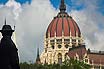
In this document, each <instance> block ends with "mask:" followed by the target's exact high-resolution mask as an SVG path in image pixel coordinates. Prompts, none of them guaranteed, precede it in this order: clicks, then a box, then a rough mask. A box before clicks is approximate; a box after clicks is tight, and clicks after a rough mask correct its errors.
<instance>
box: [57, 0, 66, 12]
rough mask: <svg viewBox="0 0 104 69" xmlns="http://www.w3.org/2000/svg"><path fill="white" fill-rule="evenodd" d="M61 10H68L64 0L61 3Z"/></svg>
mask: <svg viewBox="0 0 104 69" xmlns="http://www.w3.org/2000/svg"><path fill="white" fill-rule="evenodd" d="M59 9H60V12H65V11H66V5H65V2H64V0H61V4H60V8H59Z"/></svg>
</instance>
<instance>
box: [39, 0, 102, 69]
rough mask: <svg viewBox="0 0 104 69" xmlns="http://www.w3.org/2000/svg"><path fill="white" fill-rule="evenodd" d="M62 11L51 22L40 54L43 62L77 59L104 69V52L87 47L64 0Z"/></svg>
mask: <svg viewBox="0 0 104 69" xmlns="http://www.w3.org/2000/svg"><path fill="white" fill-rule="evenodd" d="M59 9H60V12H59V13H58V14H57V16H55V17H54V18H53V20H52V21H51V23H50V24H49V26H48V28H47V31H46V33H45V38H44V50H43V52H42V54H41V55H40V57H39V55H38V58H37V61H38V60H39V61H40V62H41V63H42V64H45V63H47V64H54V63H58V64H61V63H62V62H64V61H65V60H66V59H70V58H73V59H77V60H79V61H84V62H85V63H87V64H90V65H91V66H92V69H104V52H103V51H92V50H90V49H88V50H87V49H86V45H85V43H84V39H83V37H82V34H81V31H80V28H79V26H78V24H77V23H76V21H75V20H74V19H73V17H71V16H69V15H68V13H67V12H66V5H65V2H64V0H61V3H60V7H59Z"/></svg>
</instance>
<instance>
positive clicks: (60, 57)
mask: <svg viewBox="0 0 104 69" xmlns="http://www.w3.org/2000/svg"><path fill="white" fill-rule="evenodd" d="M58 64H62V54H61V53H59V54H58Z"/></svg>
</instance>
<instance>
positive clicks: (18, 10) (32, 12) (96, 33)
mask: <svg viewBox="0 0 104 69" xmlns="http://www.w3.org/2000/svg"><path fill="white" fill-rule="evenodd" d="M80 1H81V2H82V0H80ZM80 1H79V2H80ZM85 3H86V5H87V6H88V7H87V8H85V9H83V10H81V11H76V10H72V11H71V15H72V17H73V18H74V19H75V21H76V22H77V23H78V25H79V27H80V29H81V31H82V34H83V36H84V38H85V39H86V40H85V41H86V45H87V47H88V48H89V47H90V48H92V49H96V50H97V49H99V50H103V46H104V42H103V41H104V39H103V35H104V33H103V32H104V28H103V29H101V28H99V26H98V24H99V22H100V23H102V22H103V19H104V16H103V15H101V14H99V13H98V12H96V11H95V9H96V7H97V6H96V2H94V4H91V3H93V2H92V1H91V3H88V2H85ZM90 6H91V7H90ZM57 13H58V11H57V10H55V9H54V8H53V6H52V5H51V3H50V1H49V0H44V1H43V0H33V2H32V4H31V5H28V4H24V5H22V6H21V5H20V4H19V3H17V2H11V1H10V2H8V3H7V4H6V6H1V8H0V19H1V21H0V26H1V27H2V25H3V23H4V19H5V17H6V18H7V24H10V25H12V27H13V25H15V24H16V39H17V45H18V48H19V55H20V60H21V61H33V62H34V61H35V58H36V49H37V46H39V47H40V50H41V51H42V49H43V47H44V46H43V39H44V35H45V32H46V29H47V27H48V25H49V23H50V22H51V20H52V19H53V17H54V16H56V15H57Z"/></svg>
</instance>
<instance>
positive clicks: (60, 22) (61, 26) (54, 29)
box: [46, 12, 81, 38]
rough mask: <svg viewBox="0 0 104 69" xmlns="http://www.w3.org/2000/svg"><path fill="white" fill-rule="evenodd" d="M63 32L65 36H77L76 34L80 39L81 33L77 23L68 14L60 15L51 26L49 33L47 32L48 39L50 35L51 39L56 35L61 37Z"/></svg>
mask: <svg viewBox="0 0 104 69" xmlns="http://www.w3.org/2000/svg"><path fill="white" fill-rule="evenodd" d="M62 32H63V35H64V36H70V32H71V36H74V37H75V36H76V33H77V34H78V36H79V37H80V35H81V32H80V29H79V27H78V25H77V23H76V22H75V21H74V20H73V18H72V17H71V16H69V15H68V14H67V13H66V12H64V13H61V12H60V13H59V14H58V15H57V16H56V17H54V19H53V20H52V22H51V23H50V25H49V26H48V29H47V32H46V38H48V33H49V34H50V37H54V36H55V33H56V37H61V36H62Z"/></svg>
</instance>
